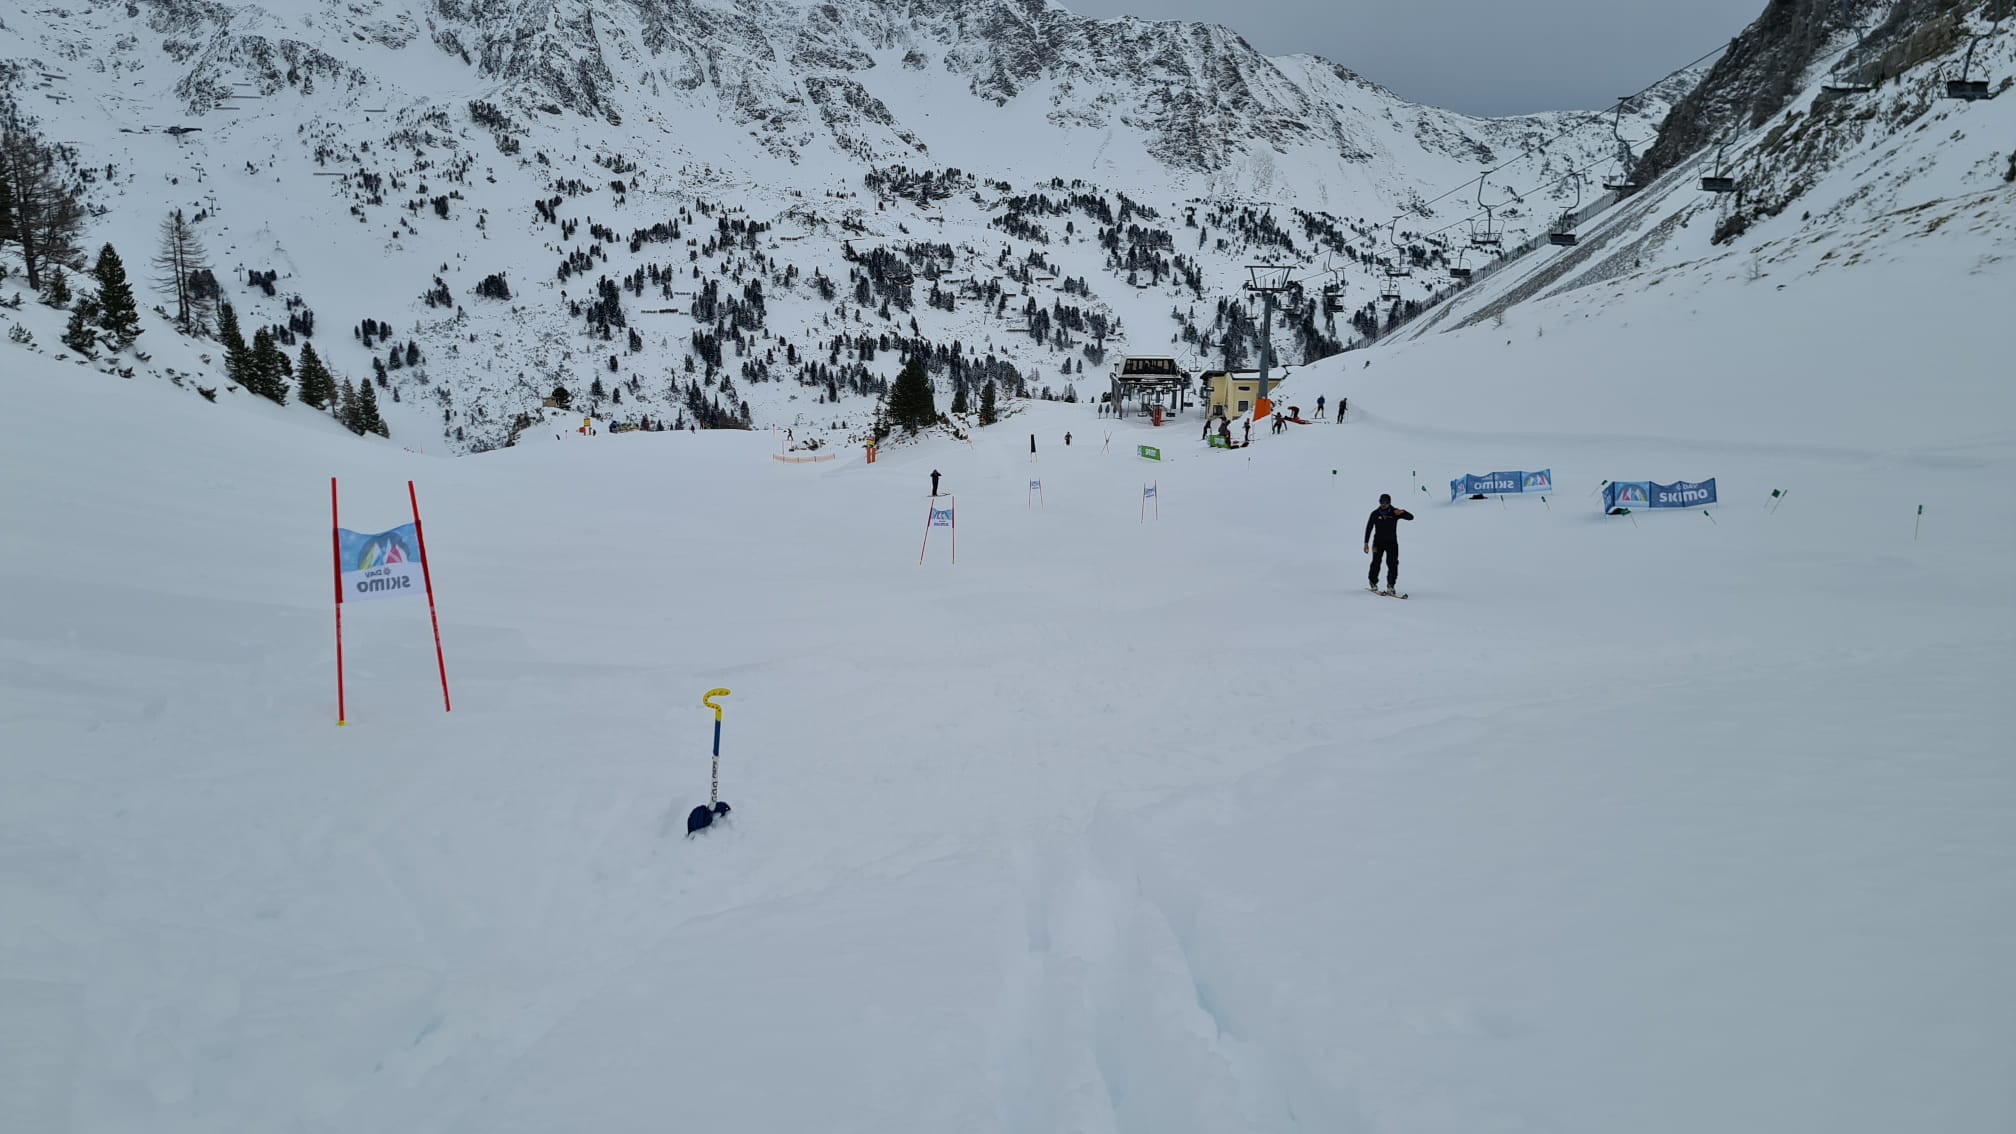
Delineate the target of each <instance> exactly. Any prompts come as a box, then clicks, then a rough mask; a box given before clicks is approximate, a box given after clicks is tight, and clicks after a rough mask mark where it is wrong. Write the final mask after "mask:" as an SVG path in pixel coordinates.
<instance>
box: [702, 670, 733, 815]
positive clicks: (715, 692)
mask: <svg viewBox="0 0 2016 1134" xmlns="http://www.w3.org/2000/svg"><path fill="white" fill-rule="evenodd" d="M728 695H729V694H728V691H727V690H726V689H709V690H708V691H707V695H706V696H704V697H702V698H700V703H701V704H703V705H705V706H707V707H708V708H710V709H712V710H714V783H713V786H712V787H710V788H709V789H708V791H707V803H708V805H709V806H712V805H714V804H717V803H720V802H721V706H719V705H717V704H715V703H714V698H716V697H726V696H728Z"/></svg>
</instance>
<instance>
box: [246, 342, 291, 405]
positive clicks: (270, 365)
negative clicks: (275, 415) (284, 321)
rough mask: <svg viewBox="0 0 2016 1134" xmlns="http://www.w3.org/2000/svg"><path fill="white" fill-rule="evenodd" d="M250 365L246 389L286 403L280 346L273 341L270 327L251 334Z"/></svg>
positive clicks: (282, 403)
mask: <svg viewBox="0 0 2016 1134" xmlns="http://www.w3.org/2000/svg"><path fill="white" fill-rule="evenodd" d="M251 367H252V376H251V377H250V378H249V379H248V384H247V386H246V389H248V390H251V391H252V392H253V393H255V394H258V395H259V396H261V397H264V398H270V399H272V400H273V401H275V402H277V403H279V404H280V405H283V406H284V405H286V404H287V379H286V376H285V374H284V373H283V371H282V368H281V358H280V348H279V347H278V346H276V345H275V344H274V342H273V331H272V329H271V328H268V327H261V328H259V330H258V331H257V332H256V333H255V334H253V336H252V359H251Z"/></svg>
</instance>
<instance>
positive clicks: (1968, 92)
mask: <svg viewBox="0 0 2016 1134" xmlns="http://www.w3.org/2000/svg"><path fill="white" fill-rule="evenodd" d="M1996 22H1997V23H2000V22H2001V18H2000V16H1997V18H1996ZM1986 38H1988V37H1987V36H1986V35H1975V36H1971V37H1969V38H1968V40H1967V57H1966V58H1965V59H1963V60H1961V62H1960V77H1959V78H1957V79H1948V80H1946V97H1947V98H1957V99H1965V100H1966V101H1968V102H1979V101H1981V100H1982V99H1989V98H1994V97H1995V95H1994V93H1993V92H1991V91H1989V89H1988V80H1987V79H1985V78H1983V79H1970V78H1968V77H1967V76H1968V75H1970V74H1972V73H1973V71H1974V47H1975V45H1976V44H1978V43H1980V42H1981V41H1982V40H1984V39H1986Z"/></svg>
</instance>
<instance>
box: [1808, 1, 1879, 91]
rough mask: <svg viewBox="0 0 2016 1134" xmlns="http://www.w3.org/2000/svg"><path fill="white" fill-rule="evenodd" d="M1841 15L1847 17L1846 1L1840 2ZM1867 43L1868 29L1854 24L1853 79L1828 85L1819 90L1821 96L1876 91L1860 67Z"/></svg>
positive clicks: (1863, 69) (1865, 72) (1861, 66)
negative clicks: (1863, 50)
mask: <svg viewBox="0 0 2016 1134" xmlns="http://www.w3.org/2000/svg"><path fill="white" fill-rule="evenodd" d="M1841 15H1842V17H1843V18H1844V19H1845V18H1846V17H1847V15H1848V0H1841ZM1868 41H1869V29H1868V28H1866V27H1864V26H1863V25H1861V24H1856V25H1855V70H1854V72H1853V74H1854V78H1852V79H1851V80H1849V81H1848V82H1845V83H1828V84H1826V85H1824V86H1822V87H1821V88H1820V93H1821V94H1823V95H1827V96H1829V97H1830V98H1839V97H1840V96H1842V95H1858V94H1868V93H1869V92H1870V91H1873V90H1875V89H1876V87H1875V85H1874V84H1873V83H1871V82H1869V73H1868V71H1867V70H1866V69H1865V68H1864V67H1863V65H1862V49H1863V47H1864V46H1865V45H1866V44H1867V43H1868Z"/></svg>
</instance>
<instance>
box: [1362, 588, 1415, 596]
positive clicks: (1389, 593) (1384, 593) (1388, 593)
mask: <svg viewBox="0 0 2016 1134" xmlns="http://www.w3.org/2000/svg"><path fill="white" fill-rule="evenodd" d="M1366 589H1367V590H1370V591H1372V593H1373V594H1375V595H1379V596H1382V597H1384V598H1406V597H1407V594H1406V592H1404V591H1382V590H1378V589H1375V588H1370V587H1368V588H1366Z"/></svg>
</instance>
